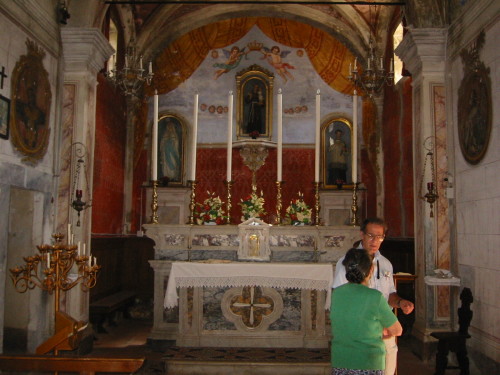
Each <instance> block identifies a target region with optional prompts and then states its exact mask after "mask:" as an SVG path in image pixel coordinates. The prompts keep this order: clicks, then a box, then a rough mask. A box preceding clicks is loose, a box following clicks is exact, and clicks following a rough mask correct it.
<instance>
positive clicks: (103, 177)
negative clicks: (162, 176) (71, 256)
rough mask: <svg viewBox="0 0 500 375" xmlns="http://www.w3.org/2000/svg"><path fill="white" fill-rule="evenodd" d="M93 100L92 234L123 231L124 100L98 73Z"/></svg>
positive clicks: (119, 232)
mask: <svg viewBox="0 0 500 375" xmlns="http://www.w3.org/2000/svg"><path fill="white" fill-rule="evenodd" d="M98 82H99V84H98V86H97V103H96V107H97V108H96V128H95V133H96V134H95V152H94V190H93V197H92V198H93V199H92V234H121V233H122V232H123V227H122V221H123V202H124V192H123V181H124V170H125V168H124V163H125V147H126V126H125V124H126V118H125V114H126V106H125V100H124V99H123V97H122V96H121V95H119V93H117V92H115V90H114V88H113V87H110V85H109V83H108V82H107V81H106V79H105V78H104V77H103V76H102V75H101V74H99V75H98Z"/></svg>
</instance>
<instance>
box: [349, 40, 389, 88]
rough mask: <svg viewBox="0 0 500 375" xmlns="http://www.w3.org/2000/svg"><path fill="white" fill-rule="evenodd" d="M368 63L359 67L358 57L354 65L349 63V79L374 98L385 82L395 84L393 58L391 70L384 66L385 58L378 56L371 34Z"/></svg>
mask: <svg viewBox="0 0 500 375" xmlns="http://www.w3.org/2000/svg"><path fill="white" fill-rule="evenodd" d="M366 60H367V65H366V67H364V68H359V67H358V58H357V57H356V58H355V59H354V67H352V64H349V76H348V78H349V80H350V81H352V82H353V83H354V86H355V87H357V88H358V89H359V90H360V91H362V92H365V93H366V94H368V95H369V96H370V98H372V97H373V96H374V95H377V94H379V93H380V91H381V89H382V87H384V84H387V85H388V86H392V85H393V84H394V67H393V59H392V58H391V63H390V64H389V71H387V70H386V69H385V68H384V60H383V58H382V57H378V56H377V54H376V52H375V47H374V46H373V39H372V38H371V36H370V42H369V51H368V57H367V59H366Z"/></svg>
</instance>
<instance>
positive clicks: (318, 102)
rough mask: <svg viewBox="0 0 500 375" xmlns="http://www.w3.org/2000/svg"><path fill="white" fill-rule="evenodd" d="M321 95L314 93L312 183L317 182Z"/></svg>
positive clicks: (318, 92)
mask: <svg viewBox="0 0 500 375" xmlns="http://www.w3.org/2000/svg"><path fill="white" fill-rule="evenodd" d="M320 106H321V94H320V91H319V90H318V91H317V92H316V124H315V127H314V128H315V137H314V182H319V150H320V148H321V147H320V144H319V133H320V127H321V124H320V121H321V108H320Z"/></svg>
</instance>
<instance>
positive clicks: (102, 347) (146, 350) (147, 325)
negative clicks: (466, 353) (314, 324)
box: [92, 319, 458, 375]
mask: <svg viewBox="0 0 500 375" xmlns="http://www.w3.org/2000/svg"><path fill="white" fill-rule="evenodd" d="M150 329H151V322H149V321H140V320H132V319H128V320H122V321H121V322H120V324H119V325H118V326H116V327H107V330H108V333H100V334H98V335H97V337H96V340H95V341H94V350H93V353H92V354H107V353H110V354H111V353H112V354H115V355H117V356H118V355H120V356H126V355H127V353H130V354H132V353H133V355H134V356H137V355H138V354H141V355H144V356H145V357H146V358H147V359H148V361H149V367H148V369H145V370H144V371H146V372H144V371H143V372H141V373H144V374H146V373H148V374H168V375H178V374H180V373H182V374H190V375H191V374H192V375H194V374H198V373H203V374H206V375H208V374H209V373H213V374H217V375H225V374H231V375H234V374H238V375H239V374H257V373H258V374H263V373H268V369H266V368H261V369H258V368H257V367H258V366H256V364H255V363H254V364H253V366H252V365H251V364H249V363H248V362H246V361H244V358H242V360H241V366H242V367H241V371H240V370H238V371H235V370H234V366H233V365H231V368H229V367H227V369H226V370H227V371H226V370H223V367H220V368H218V369H213V371H209V368H211V367H212V364H209V363H208V362H203V361H200V358H196V359H195V360H193V358H191V360H189V359H187V360H186V362H184V363H185V364H186V367H185V369H184V371H183V372H179V367H178V366H179V365H180V366H181V368H182V363H183V362H182V361H180V362H176V364H175V366H174V365H173V364H172V365H171V366H170V368H171V369H172V368H175V369H176V370H175V371H173V370H171V371H169V370H168V369H167V367H168V365H165V361H164V360H165V358H166V357H167V353H168V352H169V351H168V350H167V352H165V351H162V352H155V351H153V350H152V348H151V347H150V346H148V345H147V337H148V333H149V331H150ZM170 353H172V351H170ZM218 355H220V353H218ZM226 355H227V354H226ZM290 355H291V354H290ZM300 355H303V353H301V354H300ZM314 355H318V353H317V352H315V353H314ZM177 359H179V358H177ZM193 362H196V366H195V367H192V370H189V368H188V367H189V366H188V365H191V366H192V365H193ZM228 362H229V361H228ZM290 364H291V366H289V368H288V369H287V370H286V372H284V370H279V369H278V368H276V367H275V368H274V370H272V369H270V370H269V371H270V372H269V373H273V374H274V375H281V374H283V375H284V374H287V375H288V374H292V373H293V374H303V375H310V374H312V373H315V374H316V373H326V370H324V369H323V370H321V371H323V372H321V371H320V370H319V369H318V370H313V367H314V366H311V363H310V362H309V366H310V367H308V370H300V368H301V367H300V366H301V364H300V363H298V362H297V361H295V362H293V363H292V361H291V362H290ZM306 364H307V361H304V363H303V365H304V366H305V365H306ZM209 365H210V366H209ZM321 365H322V367H323V368H326V366H325V362H323V363H322V364H321ZM245 366H246V367H245ZM195 368H196V369H198V370H195ZM252 368H253V370H251V369H252ZM303 368H307V367H303ZM290 370H294V371H290ZM282 371H283V372H282ZM301 371H303V372H301ZM433 374H434V364H433V363H424V362H422V361H421V360H420V359H419V358H418V357H417V356H416V355H415V354H413V353H412V352H411V350H410V348H409V345H408V343H407V340H404V339H401V340H400V342H399V354H398V375H433ZM456 374H458V371H456V370H448V371H447V372H446V375H456Z"/></svg>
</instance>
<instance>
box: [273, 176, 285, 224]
mask: <svg viewBox="0 0 500 375" xmlns="http://www.w3.org/2000/svg"><path fill="white" fill-rule="evenodd" d="M284 183H285V182H284V181H276V220H275V222H274V223H275V224H276V225H281V224H282V221H281V207H282V206H281V184H284Z"/></svg>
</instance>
